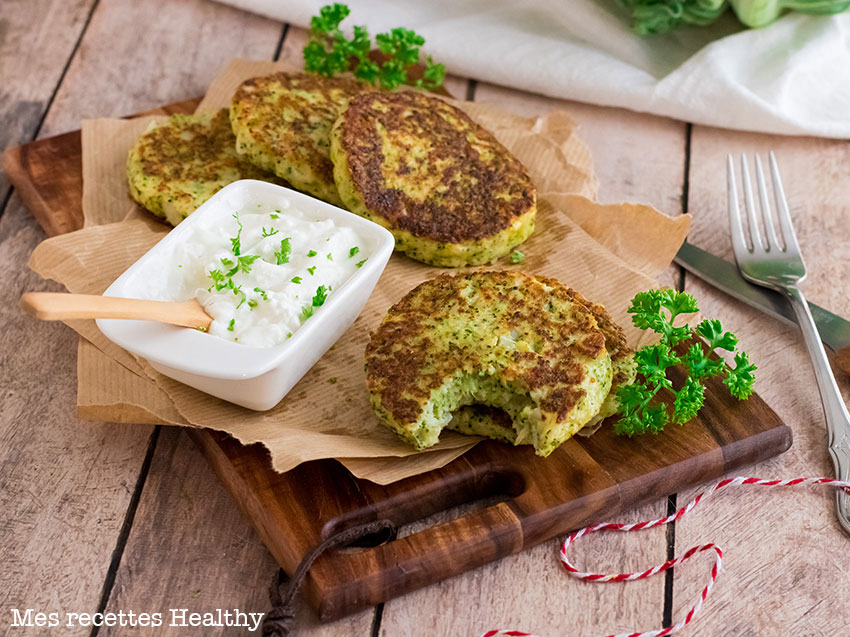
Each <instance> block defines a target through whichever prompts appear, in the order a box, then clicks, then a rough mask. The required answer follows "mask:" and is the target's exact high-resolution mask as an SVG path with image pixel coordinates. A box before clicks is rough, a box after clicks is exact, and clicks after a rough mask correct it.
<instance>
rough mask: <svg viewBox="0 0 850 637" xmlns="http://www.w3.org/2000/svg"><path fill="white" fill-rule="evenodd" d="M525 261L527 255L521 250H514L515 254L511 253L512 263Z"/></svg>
mask: <svg viewBox="0 0 850 637" xmlns="http://www.w3.org/2000/svg"><path fill="white" fill-rule="evenodd" d="M523 259H525V255H524V254H523V253H522V252H520V251H519V250H514V251H513V252H511V263H513V264H517V263H522V260H523Z"/></svg>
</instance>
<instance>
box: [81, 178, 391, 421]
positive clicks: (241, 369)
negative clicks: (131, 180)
mask: <svg viewBox="0 0 850 637" xmlns="http://www.w3.org/2000/svg"><path fill="white" fill-rule="evenodd" d="M285 201H288V202H290V203H291V205H292V206H293V207H295V208H298V209H299V210H300V211H301V212H302V213H303V214H304V216H305V217H307V218H308V219H314V220H322V219H331V220H333V221H334V223H336V224H337V225H339V226H342V227H348V228H351V229H352V230H354V231H355V232H356V233H357V234H358V235H359V237H360V238H361V241H362V245H363V246H364V247H366V248H367V249H368V250H369V254H370V256H369V259H368V260H367V261H366V263H364V264H363V267H361V268H360V269H359V270H357V271H356V272H355V273H354V274H352V276H351V277H350V278H349V279H348V280H347V281H346V282H345V283H344V284H343V285H342V286H340V287H339V288H338V289H335V290H334V292H333V294H331V295H330V296H329V297H328V300H327V302H326V303H325V304H324V305H322V306H321V307H319V308H317V309H316V312H315V314H314V316H313V317H312V318H311V319H310V320H309V321H307V322H306V323H305V324H304V325H303V326H301V327H300V328H299V329H298V330H297V331H296V332H295V333H294V334H293V335H292V338H289V339H287V340H286V341H284V342H283V343H281V344H279V345H275V346H274V347H263V348H260V347H248V346H245V345H240V344H238V343H233V342H230V341H227V340H224V339H221V338H218V337H216V336H213V335H211V334H204V333H202V332H199V331H197V330H194V329H190V328H184V327H176V326H173V325H165V324H163V323H157V322H155V321H127V320H117V319H98V321H97V326H98V328H100V331H101V332H103V334H104V335H105V336H106V337H107V338H108V339H109V340H110V341H112V342H113V343H115V344H116V345H119V346H120V347H123V348H124V349H126V350H127V351H129V352H132V353H133V354H136V355H137V356H141V357H142V358H144V359H146V360H147V361H148V362H149V363H150V364H151V366H152V367H153V368H154V369H156V370H157V371H158V372H160V373H162V374H165V375H166V376H170V377H171V378H174V379H175V380H178V381H180V382H182V383H185V384H187V385H190V386H191V387H194V388H196V389H199V390H201V391H203V392H206V393H208V394H212V395H213V396H217V397H218V398H222V399H224V400H227V401H230V402H232V403H236V404H237V405H242V406H243V407H248V408H249V409H255V410H259V411H262V410H266V409H271V408H272V407H274V406H275V405H276V404H277V403H279V402H280V400H281V399H282V398H283V397H284V396H285V395H286V394H287V392H289V390H290V389H292V387H293V386H294V385H295V383H297V382H298V380H299V379H300V378H301V377H302V376H303V375H304V374H306V373H307V371H308V370H309V369H310V368H311V367H312V366H313V365H314V364H315V363H316V361H317V360H319V358H320V357H321V356H322V354H324V353H325V352H326V351H327V350H328V349H329V348H330V347H331V345H333V344H334V343H335V342H336V341H337V340H338V339H339V337H340V336H342V334H343V333H344V332H345V331H346V330H347V329H348V328H349V327H350V326H351V324H352V323H353V322H354V319H356V318H357V316H358V315H359V314H360V311H361V310H362V309H363V306H364V305H365V303H366V300H367V299H368V298H369V295H370V294H371V293H372V290H373V289H374V287H375V284H376V283H377V282H378V278H379V277H380V276H381V272H383V270H384V267H385V266H386V264H387V260H388V259H389V258H390V255H391V254H392V251H393V246H394V240H393V236H392V234H390V233H389V232H388V231H387V230H386V229H384V228H382V227H381V226H379V225H378V224H376V223H372V222H371V221H367V220H366V219H363V218H361V217H358V216H357V215H355V214H352V213H350V212H347V211H345V210H342V209H341V208H337V207H336V206H332V205H331V204H328V203H325V202H323V201H319V200H318V199H314V198H312V197H308V196H307V195H303V194H301V193H299V192H295V191H293V190H289V189H288V188H283V187H281V186H275V185H273V184H269V183H266V182H262V181H254V180H249V179H245V180H242V181H237V182H234V183H232V184H230V185H228V186H226V187H224V188H222V189H221V190H220V191H219V192H218V193H216V194H215V195H214V196H212V197H211V198H210V199H209V200H208V201H207V202H206V203H205V204H204V205H202V206H201V207H200V208H198V209H197V210H196V211H195V212H193V213H192V214H191V215H190V216H189V217H188V218H186V219H185V220H184V221H183V222H182V223H181V224H180V225H179V226H177V227H176V228H175V229H174V230H172V231H171V232H169V233H168V234H167V235H166V236H165V237H164V238H163V239H162V240H161V241H160V242H159V243H157V244H156V245H155V246H154V247H153V248H151V249H150V250H149V251H148V252H147V253H146V254H145V255H144V256H143V257H142V258H141V259H139V260H138V261H136V263H134V264H133V265H132V266H130V267H129V268H128V269H127V271H126V272H124V274H122V275H121V276H120V277H118V279H116V281H115V282H114V283H113V284H112V285H110V286H109V288H108V289H107V290H106V291H105V292H104V295H105V296H119V297H125V298H140V297H141V298H146V296H145V295H143V294H140V290H145V289H148V288H149V283H147V282H148V281H150V280H151V279H153V278H156V277H161V276H163V275H162V273H161V271H160V269H159V267H158V262H159V260H160V259H161V258H162V257H163V256H164V255H165V254H167V253H168V252H170V251H171V249H172V247H173V246H174V245H175V244H177V243H179V242H181V241H184V240H185V238H186V237H187V236H188V235H189V234H190V233H191V232H192V228H193V227H194V226H195V225H196V224H204V223H210V222H215V221H217V220H219V219H223V218H224V217H230V216H231V215H232V214H233V210H238V209H240V207H244V206H245V205H246V204H247V203H249V202H250V203H255V204H256V203H260V204H263V205H267V206H269V207H272V208H276V207H277V208H279V207H282V205H285V204H284V203H283V202H285Z"/></svg>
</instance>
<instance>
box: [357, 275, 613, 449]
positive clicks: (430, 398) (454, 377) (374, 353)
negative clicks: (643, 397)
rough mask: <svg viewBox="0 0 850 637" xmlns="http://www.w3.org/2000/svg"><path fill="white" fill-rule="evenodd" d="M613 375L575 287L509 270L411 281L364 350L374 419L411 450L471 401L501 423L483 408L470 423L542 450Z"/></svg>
mask: <svg viewBox="0 0 850 637" xmlns="http://www.w3.org/2000/svg"><path fill="white" fill-rule="evenodd" d="M612 373H613V372H612V366H611V356H610V354H609V353H608V350H607V349H606V347H605V335H604V334H603V332H602V330H601V329H600V327H599V325H598V323H597V321H596V319H595V318H594V316H593V314H592V313H591V312H590V311H589V310H588V309H587V308H586V307H585V306H584V305H583V304H582V303H580V302H578V301H577V300H576V295H575V293H574V292H573V291H572V290H570V289H569V288H567V287H565V286H564V285H562V284H561V283H559V282H558V281H555V280H554V279H548V278H544V277H536V276H529V275H527V274H523V273H522V272H517V271H497V272H474V273H469V274H465V275H456V276H453V275H449V274H444V275H441V276H438V277H436V278H434V279H431V280H430V281H426V282H425V283H422V284H420V285H419V286H417V287H416V288H414V289H413V290H411V291H410V292H409V293H408V294H407V295H406V296H405V297H404V298H403V299H402V300H401V301H399V302H398V303H396V304H395V305H394V306H393V307H392V308H391V309H390V310H389V312H388V313H387V315H386V317H384V320H383V321H382V323H381V325H380V326H379V328H378V329H377V330H376V331H375V333H374V334H373V335H372V338H371V341H370V343H369V345H368V346H367V349H366V381H367V385H368V389H369V394H370V399H371V403H372V407H373V409H374V410H375V413H376V414H377V416H378V419H379V420H380V421H381V422H382V423H383V424H385V425H386V426H388V427H390V428H391V429H393V430H394V431H396V432H397V433H398V434H399V435H400V436H401V437H402V438H403V439H404V440H405V441H407V442H409V443H410V444H411V445H413V446H414V447H416V448H417V449H424V448H426V447H430V446H431V445H434V444H435V443H436V442H437V440H438V438H439V435H440V431H441V430H442V429H443V428H444V427H445V426H446V425H448V424H449V421H450V420H451V419H452V414H453V413H454V412H456V411H457V410H458V409H460V408H462V407H464V406H466V405H472V404H482V405H487V406H490V407H494V408H498V409H500V410H502V411H503V412H505V413H506V414H507V415H508V416H509V421H510V424H508V423H507V422H502V421H500V420H498V419H496V420H494V419H492V418H491V419H490V420H489V424H488V427H490V430H489V431H488V432H483V431H482V432H481V433H486V435H491V436H493V437H498V438H501V439H503V440H507V441H510V442H513V443H514V444H532V445H534V449H535V451H536V453H537V454H538V455H541V456H547V455H549V454H550V453H551V452H552V451H553V450H554V449H555V448H556V447H558V446H559V445H560V444H561V443H563V442H564V441H565V440H567V439H568V438H569V437H571V436H572V435H573V434H575V433H576V431H578V430H579V429H581V428H582V427H583V426H584V425H585V424H586V423H587V422H588V421H589V420H590V419H591V418H593V417H594V416H595V415H596V414H597V413H598V412H599V409H600V407H601V406H602V404H603V402H604V401H605V398H606V396H607V395H608V392H609V391H610V389H611V379H612ZM496 427H499V428H501V430H502V431H501V432H500V431H499V430H497V429H495V428H496ZM507 427H510V428H511V432H510V433H508V432H507Z"/></svg>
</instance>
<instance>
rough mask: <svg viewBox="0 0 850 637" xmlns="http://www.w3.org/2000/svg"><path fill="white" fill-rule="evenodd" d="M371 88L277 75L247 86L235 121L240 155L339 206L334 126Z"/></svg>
mask: <svg viewBox="0 0 850 637" xmlns="http://www.w3.org/2000/svg"><path fill="white" fill-rule="evenodd" d="M365 90H370V87H369V86H367V85H364V84H361V83H359V82H357V81H355V80H352V79H348V78H345V77H331V78H326V77H320V76H318V75H313V74H309V73H274V74H272V75H267V76H264V77H255V78H252V79H249V80H246V81H245V82H243V83H242V84H241V85H240V86H239V88H238V89H236V93H235V94H234V95H233V103H232V105H231V107H230V122H231V124H232V126H233V132H234V133H235V135H236V149H237V151H238V152H239V154H241V155H244V156H245V157H246V158H247V159H249V160H250V161H252V162H253V163H254V164H256V165H257V166H259V167H260V168H262V169H264V170H268V171H270V172H273V173H275V174H276V175H278V176H279V177H282V178H283V179H286V180H287V181H288V182H289V183H290V184H292V185H293V186H294V187H295V188H297V189H298V190H303V191H304V192H307V193H310V194H311V195H314V196H316V197H318V198H319V199H324V200H325V201H328V202H330V203H332V204H335V205H341V204H342V201H341V200H340V198H339V195H338V194H337V190H336V186H335V185H334V178H333V164H332V163H331V160H330V132H331V127H332V126H333V124H334V122H335V121H336V119H337V117H338V116H339V114H340V112H341V111H342V110H343V109H344V108H345V105H346V104H347V103H348V100H349V99H350V98H351V97H353V96H354V95H357V94H358V93H361V92H363V91H365Z"/></svg>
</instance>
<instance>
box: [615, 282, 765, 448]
mask: <svg viewBox="0 0 850 637" xmlns="http://www.w3.org/2000/svg"><path fill="white" fill-rule="evenodd" d="M628 311H629V313H630V314H631V315H632V322H633V323H634V324H635V326H636V327H639V328H640V329H643V330H650V331H653V332H655V333H657V334H659V335H661V340H660V341H659V342H658V343H656V344H654V345H647V346H645V347H642V348H641V349H639V350H638V351H637V352H635V363H636V365H637V374H638V377H637V380H636V381H635V382H634V383H633V384H631V385H625V386H623V387H621V388H620V389H619V391H618V393H617V397H618V398H619V400H620V407H619V412H620V420H619V421H618V422H617V423H616V425H615V426H614V429H615V431H616V432H617V433H618V434H621V435H628V436H633V435H635V434H643V433H646V432H648V431H651V432H652V433H658V432H659V431H661V430H662V429H663V428H664V426H665V425H666V424H667V423H668V422H669V421H670V420H672V421H673V422H674V423H676V424H680V425H681V424H684V423H686V422H688V421H689V420H691V419H692V418H693V417H694V416H696V415H697V412H699V410H700V409H701V408H702V406H703V403H704V402H705V385H704V382H705V380H706V379H708V378H711V377H712V376H724V378H723V384H724V385H726V387H727V388H728V389H729V393H730V394H732V396H734V397H735V398H737V399H738V400H744V399H745V398H747V397H749V396H750V394H752V393H753V383H754V381H755V376H754V374H753V372H754V371H755V370H756V366H755V365H753V364H752V363H750V359H749V357H748V356H747V353H746V352H739V351H736V348H737V346H738V337H736V336H735V335H734V334H732V333H731V332H725V331H723V327H722V325H721V324H720V321H718V320H714V319H706V320H704V321H702V322H701V323H699V325H697V326H696V328H694V329H693V330H692V329H691V328H690V327H689V326H687V325H683V326H680V327H676V326H675V325H674V321H675V319H676V317H677V316H679V315H681V314H693V313H694V312H697V311H699V308H697V302H696V299H695V298H694V297H692V296H691V295H690V294H685V293H684V292H677V291H675V290H649V291H647V292H640V293H639V294H637V295H636V296H635V298H634V299H632V304H631V306H630V307H629V310H628ZM694 336H700V337H702V339H704V340H697V341H696V342H695V343H693V344H691V346H690V347H689V348H688V349H687V350H686V351H685V353H684V355H682V356H679V355H678V354H677V353H676V351H675V350H674V348H675V347H676V346H677V345H678V344H680V343H682V342H683V341H686V340H687V339H689V338H691V337H694ZM716 350H724V351H727V352H732V353H734V362H735V365H734V367H733V366H731V365H728V364H727V363H726V362H725V361H724V360H723V359H719V358H712V357H711V355H712V353H713V352H715V351H716ZM677 365H678V366H682V367H683V368H684V369H685V371H686V372H687V377H686V378H685V382H684V384H683V385H682V387H681V388H680V389H678V390H676V389H674V388H673V383H672V381H671V380H670V379H669V378H667V370H668V369H669V368H671V367H675V366H677ZM665 391H666V393H668V394H670V395H671V396H672V398H673V401H672V415H671V414H670V412H669V409H668V405H667V404H666V403H664V402H663V401H657V402H654V403H652V402H651V401H652V399H653V398H654V397H655V396H656V395H658V394H660V393H663V392H665Z"/></svg>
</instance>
